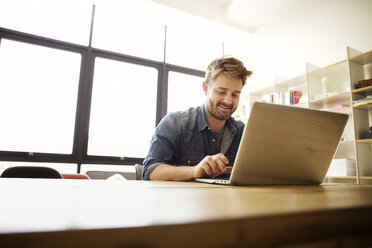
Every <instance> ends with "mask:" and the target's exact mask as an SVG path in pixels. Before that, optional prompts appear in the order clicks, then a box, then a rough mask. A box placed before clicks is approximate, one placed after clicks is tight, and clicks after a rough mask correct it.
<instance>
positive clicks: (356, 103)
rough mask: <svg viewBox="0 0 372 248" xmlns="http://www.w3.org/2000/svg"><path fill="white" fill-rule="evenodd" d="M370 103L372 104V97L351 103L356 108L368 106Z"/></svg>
mask: <svg viewBox="0 0 372 248" xmlns="http://www.w3.org/2000/svg"><path fill="white" fill-rule="evenodd" d="M371 103H372V97H368V98H363V99H359V100H355V101H353V104H354V105H353V106H354V107H358V106H363V105H368V104H371Z"/></svg>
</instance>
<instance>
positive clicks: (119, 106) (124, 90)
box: [88, 58, 158, 157]
mask: <svg viewBox="0 0 372 248" xmlns="http://www.w3.org/2000/svg"><path fill="white" fill-rule="evenodd" d="M157 79H158V71H157V70H156V69H155V68H152V67H146V66H140V65H135V64H129V63H125V62H120V61H114V60H108V59H103V58H97V59H96V63H95V73H94V80H93V95H92V108H91V120H90V129H89V141H88V154H90V155H106V156H107V155H109V156H120V157H122V156H126V157H127V156H129V157H145V156H146V154H147V152H148V147H149V144H150V140H151V137H152V134H153V132H154V130H155V118H156V98H157Z"/></svg>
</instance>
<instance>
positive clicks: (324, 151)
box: [230, 102, 349, 185]
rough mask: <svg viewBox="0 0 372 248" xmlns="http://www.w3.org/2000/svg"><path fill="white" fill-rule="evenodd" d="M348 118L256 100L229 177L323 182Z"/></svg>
mask: <svg viewBox="0 0 372 248" xmlns="http://www.w3.org/2000/svg"><path fill="white" fill-rule="evenodd" d="M348 117H349V116H348V115H346V114H340V113H333V112H325V111H319V110H312V109H305V108H298V107H291V106H284V105H277V104H269V103H260V102H256V103H254V104H253V106H252V110H251V114H250V117H249V120H248V123H247V125H246V127H245V130H244V133H243V137H242V140H241V143H240V146H239V150H238V153H237V156H236V159H235V164H234V168H233V171H232V173H231V177H230V182H231V183H232V184H236V185H278V184H279V185H280V184H319V183H321V182H322V181H323V179H324V177H325V175H326V173H327V170H328V167H329V165H330V163H331V161H332V159H333V157H334V154H335V152H336V149H337V147H338V144H339V142H340V139H341V136H342V134H343V131H344V129H345V126H346V123H347V120H348Z"/></svg>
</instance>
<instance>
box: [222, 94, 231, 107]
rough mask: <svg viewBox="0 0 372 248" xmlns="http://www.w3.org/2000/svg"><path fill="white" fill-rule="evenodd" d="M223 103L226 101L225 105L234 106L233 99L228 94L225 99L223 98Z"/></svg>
mask: <svg viewBox="0 0 372 248" xmlns="http://www.w3.org/2000/svg"><path fill="white" fill-rule="evenodd" d="M223 101H224V103H226V104H229V105H230V104H232V102H233V98H232V96H231V95H229V94H227V95H225V97H224V98H223Z"/></svg>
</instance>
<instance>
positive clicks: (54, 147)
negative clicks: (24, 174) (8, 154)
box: [0, 39, 81, 154]
mask: <svg viewBox="0 0 372 248" xmlns="http://www.w3.org/2000/svg"><path fill="white" fill-rule="evenodd" d="M80 63H81V55H80V54H77V53H72V52H67V51H61V50H57V49H51V48H46V47H41V46H36V45H30V44H26V43H21V42H15V41H10V40H6V39H2V40H1V46H0V116H1V122H0V137H1V138H0V150H3V151H26V152H45V153H67V154H71V153H72V145H73V136H74V127H75V115H76V101H77V92H78V83H79V74H80Z"/></svg>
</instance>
